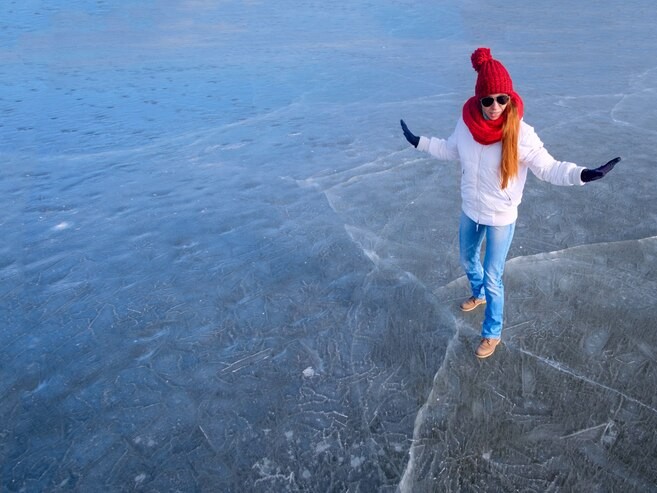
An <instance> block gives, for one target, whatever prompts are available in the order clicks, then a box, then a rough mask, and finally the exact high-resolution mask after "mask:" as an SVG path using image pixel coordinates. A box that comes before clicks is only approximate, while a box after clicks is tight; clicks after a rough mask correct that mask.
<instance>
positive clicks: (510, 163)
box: [500, 99, 520, 189]
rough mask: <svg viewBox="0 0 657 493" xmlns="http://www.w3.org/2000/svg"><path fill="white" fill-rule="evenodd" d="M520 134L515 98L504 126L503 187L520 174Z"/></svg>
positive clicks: (511, 102)
mask: <svg viewBox="0 0 657 493" xmlns="http://www.w3.org/2000/svg"><path fill="white" fill-rule="evenodd" d="M519 134H520V117H519V116H518V108H517V107H516V105H515V103H514V101H513V99H512V100H511V101H509V106H508V107H507V108H506V120H505V121H504V126H503V127H502V165H501V170H500V173H501V175H502V189H505V188H506V187H507V186H508V185H509V181H511V180H512V179H513V178H515V177H516V176H517V175H518V137H519Z"/></svg>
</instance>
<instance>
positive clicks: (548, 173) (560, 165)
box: [518, 122, 584, 186]
mask: <svg viewBox="0 0 657 493" xmlns="http://www.w3.org/2000/svg"><path fill="white" fill-rule="evenodd" d="M518 157H519V159H520V161H521V162H522V163H524V164H526V165H527V166H528V167H529V169H530V170H532V173H534V175H536V177H537V178H539V179H540V180H543V181H547V182H549V183H552V184H553V185H562V186H569V185H584V182H583V181H582V179H581V175H582V170H583V169H584V166H577V165H576V164H575V163H569V162H568V161H557V160H556V159H554V158H553V157H552V156H551V155H550V153H549V152H548V151H547V149H545V147H544V146H543V142H542V141H541V139H540V138H539V137H538V135H536V132H535V131H534V129H533V128H532V127H531V126H529V125H527V124H524V122H523V128H522V134H521V137H520V143H519V146H518Z"/></svg>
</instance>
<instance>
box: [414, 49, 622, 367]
mask: <svg viewBox="0 0 657 493" xmlns="http://www.w3.org/2000/svg"><path fill="white" fill-rule="evenodd" d="M471 60H472V66H473V67H474V69H475V70H476V71H477V83H476V86H475V95H474V96H473V97H471V98H470V99H468V101H466V103H465V105H464V106H463V113H462V117H461V118H460V119H459V121H458V123H457V124H456V129H455V130H454V133H453V134H452V135H451V137H449V138H448V139H447V140H443V139H438V138H435V137H432V138H430V139H429V138H427V137H418V136H416V135H413V133H411V131H410V130H409V129H408V127H407V126H406V124H405V123H404V121H403V120H402V121H401V126H402V130H403V131H404V136H405V137H406V139H407V140H408V141H409V142H410V143H411V144H412V145H413V146H414V147H416V148H417V149H418V150H420V151H425V152H428V153H429V154H431V155H432V156H434V157H436V158H438V159H442V160H459V161H460V162H461V200H462V212H461V222H460V226H459V246H460V261H461V265H462V267H463V269H464V270H465V273H466V275H467V277H468V280H469V281H470V287H471V288H472V296H471V297H470V298H469V299H467V300H465V301H464V302H463V303H461V310H463V311H470V310H474V309H475V308H477V307H478V306H480V305H486V311H485V316H484V322H483V327H482V332H481V338H482V339H481V343H480V344H479V346H478V347H477V349H476V351H475V355H476V356H477V357H478V358H487V357H488V356H490V355H491V354H493V352H495V348H496V346H497V345H498V344H499V342H500V337H501V334H502V321H503V310H504V285H503V283H502V275H503V273H504V263H505V261H506V256H507V253H508V251H509V246H510V245H511V240H512V238H513V232H514V228H515V221H516V218H517V217H518V205H519V204H520V201H521V199H522V192H523V188H524V186H525V180H526V178H527V170H528V169H529V170H531V171H532V173H534V174H535V175H536V176H537V177H538V178H540V179H541V180H545V181H547V182H550V183H552V184H555V185H583V184H584V183H586V182H589V181H593V180H597V179H600V178H602V177H604V176H605V175H606V174H607V173H608V172H609V171H611V169H613V167H614V166H615V165H616V163H617V162H618V161H620V158H615V159H612V160H611V161H609V162H608V163H607V164H605V165H604V166H601V167H599V168H597V169H587V168H584V167H581V166H577V165H576V164H574V163H569V162H564V161H557V160H555V159H554V158H553V157H552V156H551V155H550V154H549V153H548V152H547V150H545V148H544V147H543V143H542V142H541V140H540V139H539V138H538V136H537V135H536V133H535V132H534V129H533V128H532V127H531V126H529V125H527V124H526V123H525V122H524V121H523V120H522V115H523V102H522V99H521V98H520V96H519V95H518V94H517V93H516V92H515V91H514V90H513V83H512V81H511V77H510V76H509V73H508V72H507V70H506V69H505V68H504V66H503V65H502V64H501V63H500V62H499V61H497V60H495V59H493V57H492V56H491V53H490V50H489V49H488V48H478V49H477V50H475V52H474V53H473V54H472V57H471ZM484 238H485V239H486V253H485V257H484V261H483V265H482V263H481V260H480V250H481V245H482V243H483V240H484Z"/></svg>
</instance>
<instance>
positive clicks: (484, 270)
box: [459, 212, 516, 339]
mask: <svg viewBox="0 0 657 493" xmlns="http://www.w3.org/2000/svg"><path fill="white" fill-rule="evenodd" d="M515 229H516V223H515V222H514V223H512V224H509V225H507V226H486V225H483V224H477V223H475V222H474V221H473V220H472V219H470V218H469V217H468V216H466V215H465V213H463V212H461V224H460V226H459V247H460V258H461V266H462V267H463V270H464V271H465V274H466V275H467V276H468V280H469V281H470V287H471V288H472V296H474V297H475V298H480V299H481V298H484V297H485V298H486V313H485V315H484V324H483V327H482V329H481V337H486V338H490V339H499V338H500V336H501V335H502V322H503V317H504V284H503V283H502V275H503V274H504V263H505V262H506V255H507V253H509V247H510V246H511V240H512V239H513V232H514V231H515ZM484 238H486V254H485V256H484V263H483V265H482V263H481V259H480V252H481V245H482V243H483V241H484Z"/></svg>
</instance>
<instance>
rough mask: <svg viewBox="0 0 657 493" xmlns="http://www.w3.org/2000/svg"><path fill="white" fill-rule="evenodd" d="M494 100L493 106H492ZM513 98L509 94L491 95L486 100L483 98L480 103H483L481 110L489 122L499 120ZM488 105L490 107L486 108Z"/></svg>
mask: <svg viewBox="0 0 657 493" xmlns="http://www.w3.org/2000/svg"><path fill="white" fill-rule="evenodd" d="M491 100H492V104H491ZM510 100H511V98H509V96H508V95H507V94H489V95H488V96H486V97H485V98H481V99H480V100H479V101H480V103H481V110H482V111H483V112H484V115H486V118H488V119H489V120H497V119H498V118H499V117H500V116H502V113H504V110H505V109H506V107H507V105H508V104H509V101H510ZM487 104H488V106H486V105H487Z"/></svg>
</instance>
